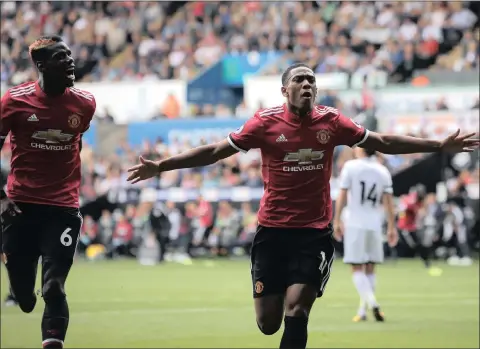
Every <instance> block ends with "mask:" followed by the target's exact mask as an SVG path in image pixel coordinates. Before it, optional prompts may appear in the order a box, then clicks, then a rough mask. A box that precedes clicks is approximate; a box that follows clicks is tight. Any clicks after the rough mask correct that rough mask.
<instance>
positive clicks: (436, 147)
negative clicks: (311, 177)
mask: <svg viewBox="0 0 480 349" xmlns="http://www.w3.org/2000/svg"><path fill="white" fill-rule="evenodd" d="M336 126H337V132H336V134H337V140H336V143H337V145H340V144H343V145H348V146H350V147H352V148H353V147H355V146H359V147H361V148H365V149H370V150H375V151H378V152H380V153H384V154H412V153H435V152H439V151H446V152H453V153H460V152H472V151H473V150H474V149H475V148H478V146H479V145H480V140H479V139H478V138H472V137H473V136H474V135H475V134H476V133H475V132H473V133H468V134H465V135H460V129H458V130H457V131H456V132H454V133H452V134H451V135H450V136H448V137H447V138H445V139H444V140H441V141H438V140H432V139H424V138H417V137H410V136H401V135H390V134H382V133H376V132H372V131H369V130H367V129H365V128H364V127H363V126H361V125H359V124H357V123H356V122H355V121H353V120H351V119H350V118H348V117H346V116H343V115H342V114H341V113H338V119H337V125H336Z"/></svg>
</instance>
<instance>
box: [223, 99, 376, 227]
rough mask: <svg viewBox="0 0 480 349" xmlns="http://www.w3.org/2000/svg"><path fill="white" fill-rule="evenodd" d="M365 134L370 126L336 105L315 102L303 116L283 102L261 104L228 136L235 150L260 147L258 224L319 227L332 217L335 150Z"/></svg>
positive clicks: (356, 140)
mask: <svg viewBox="0 0 480 349" xmlns="http://www.w3.org/2000/svg"><path fill="white" fill-rule="evenodd" d="M367 137H368V130H366V129H365V128H363V127H362V126H360V125H358V124H357V123H355V122H353V121H352V120H351V119H350V118H347V117H345V116H343V115H342V114H340V112H339V111H338V110H337V109H335V108H330V107H325V106H316V107H314V110H313V112H312V113H310V115H309V116H308V117H305V118H304V119H302V118H299V117H298V116H297V115H294V114H293V113H291V112H289V111H288V109H287V106H286V105H285V104H284V105H281V106H278V107H274V108H269V109H262V110H259V111H258V112H256V113H255V115H254V116H253V117H252V118H251V119H249V120H248V121H247V122H246V123H245V124H244V125H243V126H242V127H240V128H239V129H238V130H237V131H235V132H232V133H231V134H230V135H229V136H228V141H229V143H230V145H231V146H232V147H234V148H235V149H237V150H238V151H242V152H246V151H248V150H249V149H252V148H260V150H261V153H262V175H263V183H264V194H263V197H262V200H261V202H260V210H259V212H258V223H259V224H260V225H263V226H266V227H279V228H282V227H283V228H319V229H322V228H325V227H327V226H328V224H329V223H330V221H331V219H332V201H331V199H330V176H331V173H332V160H333V150H334V148H335V146H337V145H348V146H350V147H354V146H356V145H358V144H360V143H362V142H364V141H365V139H367Z"/></svg>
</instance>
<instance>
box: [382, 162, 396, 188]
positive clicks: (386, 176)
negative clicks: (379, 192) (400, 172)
mask: <svg viewBox="0 0 480 349" xmlns="http://www.w3.org/2000/svg"><path fill="white" fill-rule="evenodd" d="M379 166H381V169H382V175H383V180H384V187H383V192H384V193H387V194H393V180H392V175H391V174H390V172H389V171H388V169H387V168H386V167H385V166H383V165H380V164H379Z"/></svg>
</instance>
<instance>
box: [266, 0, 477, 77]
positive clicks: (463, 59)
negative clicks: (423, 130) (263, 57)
mask: <svg viewBox="0 0 480 349" xmlns="http://www.w3.org/2000/svg"><path fill="white" fill-rule="evenodd" d="M318 3H319V4H318V7H317V6H314V4H312V3H310V2H302V3H298V4H295V5H292V7H291V9H289V8H288V7H282V8H281V10H280V12H281V13H282V16H281V17H282V23H281V24H280V26H281V28H294V29H293V38H292V39H291V40H287V39H286V38H285V39H284V40H285V42H288V44H289V45H290V47H289V48H290V50H291V52H290V53H289V54H287V55H286V56H285V57H284V61H283V64H284V65H286V64H289V63H290V62H292V61H294V62H308V64H309V65H310V66H312V67H313V68H314V70H315V71H316V72H317V73H326V72H347V73H360V74H367V73H368V72H369V71H372V70H383V71H386V72H388V73H389V75H390V77H391V80H393V81H398V82H403V81H408V80H410V79H411V77H412V75H413V72H414V71H415V70H419V69H437V68H443V69H449V70H455V71H462V70H472V69H478V49H479V47H478V37H479V32H478V15H477V14H476V12H477V11H478V10H475V7H474V5H472V3H468V2H459V1H455V2H454V1H449V2H440V1H439V2H434V1H416V2H411V1H389V2H384V1H377V2H364V1H361V2H360V1H359V2H353V1H342V2H318ZM268 12H269V13H268V14H267V15H266V18H268V20H267V21H265V22H266V23H270V21H273V20H274V19H275V18H277V14H276V13H275V11H274V10H269V11H268ZM265 27H268V24H266V25H265ZM474 28H476V29H474ZM283 68H284V66H282V65H278V64H277V65H275V66H273V67H271V69H269V70H268V72H269V73H273V74H278V73H279V71H281V70H282V69H283Z"/></svg>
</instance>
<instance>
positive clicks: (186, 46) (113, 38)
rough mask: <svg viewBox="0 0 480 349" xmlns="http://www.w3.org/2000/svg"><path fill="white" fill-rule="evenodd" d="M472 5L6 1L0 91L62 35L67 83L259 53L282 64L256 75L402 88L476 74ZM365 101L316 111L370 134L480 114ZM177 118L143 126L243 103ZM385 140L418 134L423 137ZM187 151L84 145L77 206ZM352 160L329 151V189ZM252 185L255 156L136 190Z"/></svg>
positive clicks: (241, 110) (193, 67)
mask: <svg viewBox="0 0 480 349" xmlns="http://www.w3.org/2000/svg"><path fill="white" fill-rule="evenodd" d="M475 6H476V5H475V4H474V3H473V2H470V3H461V2H447V3H445V2H352V1H344V2H341V3H340V2H339V3H338V4H336V3H335V2H321V1H318V2H229V3H225V2H221V3H220V2H202V1H197V2H188V3H185V2H178V3H177V2H131V1H121V2H13V1H5V2H2V4H1V10H2V11H1V16H2V17H1V18H2V31H1V82H2V86H4V87H5V86H12V85H16V84H19V83H21V82H23V81H26V80H29V79H35V73H34V70H33V68H32V67H31V65H30V62H29V57H28V54H27V52H28V50H27V48H28V44H29V43H30V42H31V41H32V38H34V37H37V36H39V35H51V34H60V35H61V36H63V38H64V39H65V40H66V42H67V43H68V44H69V45H70V47H71V48H72V51H73V55H74V56H75V57H76V58H77V62H76V76H77V80H79V81H81V82H93V83H106V82H118V81H120V80H122V81H128V82H132V81H152V80H153V81H160V80H166V79H180V80H185V81H189V80H192V79H194V78H195V77H196V76H198V74H199V73H200V72H204V71H205V70H206V69H208V68H209V67H211V66H212V65H214V64H215V63H216V62H217V61H218V60H220V59H221V57H222V56H223V54H225V53H229V54H232V55H241V54H247V53H250V52H268V51H276V52H277V51H278V52H281V55H280V57H279V58H278V59H276V60H275V61H274V62H273V63H272V64H269V65H267V66H266V67H264V69H263V70H262V71H261V72H260V73H259V74H260V75H265V76H268V75H275V74H279V73H281V72H282V71H283V70H284V69H285V68H286V67H287V66H288V65H289V64H291V63H293V62H306V63H308V64H309V65H310V66H311V67H312V68H313V69H314V70H315V72H316V73H318V74H323V73H331V72H346V73H358V72H368V71H373V70H379V71H384V72H387V73H388V79H389V80H390V81H395V82H399V83H402V82H407V81H410V79H411V78H412V77H413V76H415V73H416V72H418V71H420V70H433V71H435V70H438V69H444V70H445V69H447V70H450V71H454V72H464V71H467V72H468V71H471V70H472V71H474V72H476V73H478V69H479V59H478V51H479V47H478V39H479V35H480V34H479V29H478V17H477V16H476V15H475V12H477V11H476V10H475V9H478V7H475ZM2 90H4V88H2ZM372 95H373V92H372V91H370V90H368V89H366V90H365V91H363V90H362V94H361V98H360V99H359V98H357V97H355V98H353V97H352V98H344V97H341V98H340V97H337V96H336V94H335V92H332V91H324V90H322V91H320V93H319V100H318V101H319V102H320V103H322V104H327V105H331V106H334V107H337V108H339V109H340V110H342V111H343V112H344V113H345V114H346V115H351V116H360V117H362V118H364V120H366V122H373V124H374V125H377V124H381V123H382V120H376V118H377V116H376V114H377V115H381V113H382V112H384V111H390V110H392V107H395V108H396V109H397V110H402V111H404V112H412V113H423V112H425V111H438V110H447V111H448V110H458V109H461V108H463V109H465V108H466V109H469V110H472V109H473V110H476V109H478V95H477V100H474V99H472V98H469V99H468V98H467V97H465V98H464V99H459V98H458V94H455V95H452V96H449V95H447V96H443V95H434V96H433V97H432V95H431V94H430V95H429V96H428V97H425V98H424V97H423V95H420V96H419V98H418V99H415V100H413V99H412V100H410V99H409V100H408V101H403V102H402V103H400V102H398V101H397V100H393V102H392V100H390V101H388V100H377V99H375V98H374V97H372ZM467 99H468V100H467ZM367 100H368V101H369V102H367ZM475 108H476V109H475ZM181 111H183V109H182V108H181V106H179V105H178V101H176V99H175V96H174V95H172V96H171V99H170V101H169V104H168V105H167V104H165V105H163V106H162V109H161V110H159V111H158V113H157V114H156V115H154V116H152V118H153V119H164V118H169V119H176V118H179V117H180V116H189V117H192V118H201V117H202V116H216V117H222V118H227V119H228V118H234V117H245V116H248V115H251V112H252V110H250V109H249V108H248V107H247V105H245V103H240V104H232V105H224V104H219V105H211V104H206V105H192V106H191V108H189V109H188V113H187V114H185V115H183V114H182V115H180V114H181ZM97 112H98V113H99V114H101V115H102V118H98V119H97V122H98V123H99V124H101V123H104V124H105V123H106V124H108V123H112V122H114V121H115V120H116V115H111V113H110V112H109V111H108V110H104V109H103V108H99V110H97ZM188 114H189V115H188ZM369 128H371V129H375V126H372V127H369ZM393 130H394V131H400V132H404V133H407V132H410V133H414V134H416V135H422V136H424V135H425V130H424V129H422V130H420V129H415V130H412V129H408V128H400V129H393ZM420 131H422V132H420ZM440 131H441V132H440ZM440 131H439V132H437V135H440V134H441V135H444V133H445V132H447V131H448V129H447V128H444V129H442V130H440ZM192 145H193V144H191V143H188V142H183V141H178V142H168V144H167V143H164V142H162V141H161V140H159V141H158V142H152V141H151V140H145V141H144V142H143V144H142V145H140V146H139V145H133V144H127V145H119V146H118V148H117V149H116V150H115V154H110V155H108V156H100V155H99V153H97V152H96V150H95V149H94V146H93V145H88V144H85V147H84V150H83V153H82V157H83V166H84V171H83V173H84V179H83V185H82V190H81V192H82V200H83V203H85V204H86V203H88V202H92V201H95V200H96V199H97V198H98V197H99V196H102V195H103V194H107V193H117V194H115V195H117V196H116V197H115V199H114V200H120V201H122V200H123V203H125V202H127V201H128V200H126V199H119V197H121V196H122V195H118V193H119V192H126V191H128V190H129V189H131V188H130V187H129V186H128V185H127V184H126V183H125V170H126V168H128V167H129V166H130V165H132V164H133V163H134V162H135V161H136V160H137V156H138V155H139V154H141V153H143V155H145V156H148V157H151V158H158V157H166V156H169V155H172V154H176V153H178V152H179V151H181V150H184V149H188V148H189V147H191V146H192ZM350 156H351V153H350V151H349V150H348V149H342V148H340V149H338V150H337V151H336V153H335V166H334V169H333V178H332V183H333V187H334V185H335V181H336V176H337V175H338V173H339V169H340V168H341V166H342V165H343V163H344V162H345V161H346V159H348V158H349V157H350ZM9 158H10V154H9V150H8V149H4V150H3V151H2V162H1V165H2V170H3V171H4V172H6V171H8V170H9V169H8V163H9V161H8V160H9ZM417 160H418V156H416V155H412V156H389V157H385V161H386V164H387V165H388V166H389V167H390V169H391V170H392V171H393V172H396V171H400V170H402V169H404V168H406V167H408V166H409V165H411V164H412V163H414V162H415V161H417ZM477 167H478V166H477ZM473 171H475V169H474V170H473ZM476 171H478V168H477V169H476ZM472 173H474V172H472ZM472 178H475V176H472ZM261 186H262V181H261V173H260V161H259V153H258V152H256V151H253V152H250V153H249V154H247V155H244V154H238V155H235V156H233V157H232V158H230V159H228V160H225V161H222V162H220V163H219V164H216V165H213V166H211V167H208V168H206V169H204V170H197V169H193V170H184V171H178V172H174V173H167V174H164V175H163V176H162V177H161V178H160V179H152V180H151V181H147V182H145V183H142V184H140V185H137V186H135V188H136V189H139V188H140V189H144V188H155V189H159V190H162V189H165V188H170V187H175V188H180V189H185V190H187V189H188V190H190V189H208V188H212V187H215V188H222V189H232V188H240V187H241V188H244V189H242V190H245V192H248V193H249V194H248V195H253V194H251V193H253V192H254V190H256V189H259V188H261ZM110 195H113V194H110ZM178 195H183V194H178ZM215 195H216V194H215ZM239 195H247V194H245V193H244V192H242V193H240V194H239ZM122 207H123V206H122ZM115 217H117V218H118V217H119V216H118V215H117V216H115Z"/></svg>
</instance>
